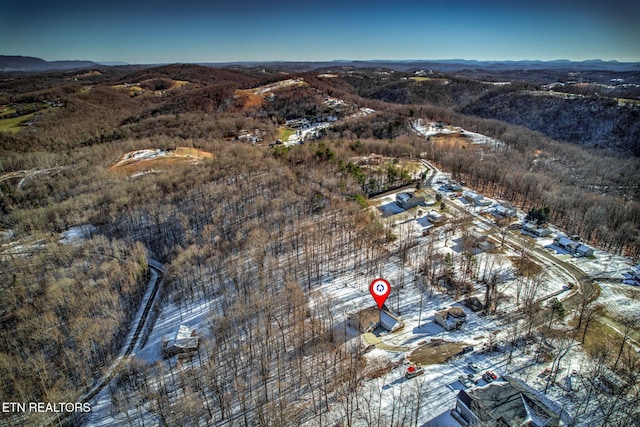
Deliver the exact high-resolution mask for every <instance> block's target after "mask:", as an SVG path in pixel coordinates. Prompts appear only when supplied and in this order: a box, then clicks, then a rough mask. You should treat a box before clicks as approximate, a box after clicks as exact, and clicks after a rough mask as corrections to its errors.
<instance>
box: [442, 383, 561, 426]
mask: <svg viewBox="0 0 640 427" xmlns="http://www.w3.org/2000/svg"><path fill="white" fill-rule="evenodd" d="M454 411H455V413H456V415H457V416H459V417H460V418H462V419H463V420H464V421H465V422H466V423H468V424H467V425H470V426H475V425H478V426H480V425H483V426H484V425H491V426H504V427H523V426H526V427H554V426H565V425H569V424H571V421H572V420H571V417H570V416H569V414H568V413H566V411H564V410H562V408H560V407H559V405H557V404H556V403H555V402H553V401H551V400H550V399H548V398H547V397H546V396H544V395H542V394H541V393H538V392H536V391H535V390H534V389H532V388H531V387H529V386H528V385H526V384H525V383H524V382H522V381H520V380H518V379H516V378H514V377H510V376H506V375H505V376H504V377H503V378H502V379H501V380H498V381H494V382H492V383H491V384H488V385H486V386H483V387H475V388H472V389H469V390H460V392H459V393H458V398H457V400H456V406H455V409H454Z"/></svg>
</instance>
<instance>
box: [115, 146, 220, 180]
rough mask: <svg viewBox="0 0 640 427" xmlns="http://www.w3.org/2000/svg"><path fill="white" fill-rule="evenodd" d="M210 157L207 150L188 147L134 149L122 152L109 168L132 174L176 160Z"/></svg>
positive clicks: (166, 166)
mask: <svg viewBox="0 0 640 427" xmlns="http://www.w3.org/2000/svg"><path fill="white" fill-rule="evenodd" d="M212 157H213V154H211V153H209V152H207V151H203V150H199V149H197V148H189V147H177V148H176V149H173V150H161V149H159V148H153V149H145V150H136V151H130V152H128V153H125V154H123V155H122V156H121V157H120V158H119V159H118V160H117V161H116V162H115V163H114V164H113V165H111V169H113V170H120V171H123V172H125V173H127V174H132V175H133V174H136V173H141V172H144V171H149V170H162V169H166V168H169V167H171V165H173V164H176V163H178V162H191V163H196V162H198V161H200V160H202V159H207V158H212Z"/></svg>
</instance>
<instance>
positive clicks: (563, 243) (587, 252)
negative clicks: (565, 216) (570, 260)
mask: <svg viewBox="0 0 640 427" xmlns="http://www.w3.org/2000/svg"><path fill="white" fill-rule="evenodd" d="M553 244H554V245H555V246H557V247H559V248H560V249H564V250H565V251H567V252H569V253H570V254H571V255H573V256H575V257H586V256H593V255H594V252H595V251H594V250H593V248H590V247H589V246H587V245H583V244H582V243H580V242H576V241H574V240H572V239H569V238H568V237H564V236H556V237H555V238H554V239H553Z"/></svg>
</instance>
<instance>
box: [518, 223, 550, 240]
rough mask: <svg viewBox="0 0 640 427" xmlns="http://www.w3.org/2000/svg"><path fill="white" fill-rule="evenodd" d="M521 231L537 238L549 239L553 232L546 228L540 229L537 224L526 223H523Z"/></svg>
mask: <svg viewBox="0 0 640 427" xmlns="http://www.w3.org/2000/svg"><path fill="white" fill-rule="evenodd" d="M521 229H522V231H525V232H527V233H530V234H533V235H535V236H537V237H547V236H549V235H550V234H551V230H549V229H548V228H545V227H539V226H538V224H536V223H535V222H528V221H525V222H523V223H522V227H521Z"/></svg>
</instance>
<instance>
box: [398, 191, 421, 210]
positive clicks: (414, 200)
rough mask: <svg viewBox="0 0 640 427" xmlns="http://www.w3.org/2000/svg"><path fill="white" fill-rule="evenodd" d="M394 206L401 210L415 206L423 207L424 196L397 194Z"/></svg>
mask: <svg viewBox="0 0 640 427" xmlns="http://www.w3.org/2000/svg"><path fill="white" fill-rule="evenodd" d="M396 204H397V205H398V206H400V207H401V208H402V209H411V208H415V207H416V206H424V205H425V200H424V196H419V195H416V194H415V193H398V194H396Z"/></svg>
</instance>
